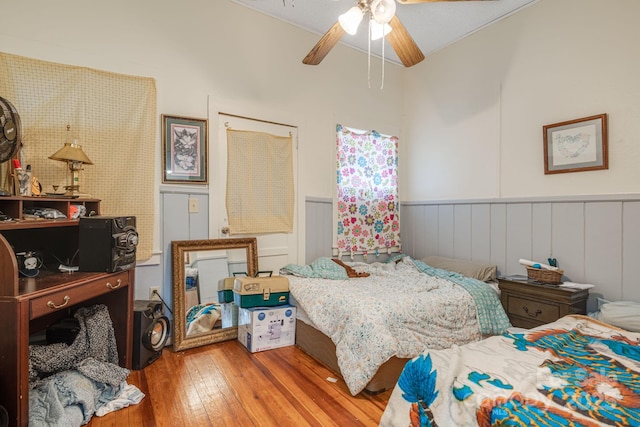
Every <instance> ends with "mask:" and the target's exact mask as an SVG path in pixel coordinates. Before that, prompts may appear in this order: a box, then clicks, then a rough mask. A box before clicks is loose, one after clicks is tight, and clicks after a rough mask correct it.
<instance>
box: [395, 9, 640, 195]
mask: <svg viewBox="0 0 640 427" xmlns="http://www.w3.org/2000/svg"><path fill="white" fill-rule="evenodd" d="M639 16H640V2H639V1H637V0H615V1H610V0H540V1H538V2H537V3H535V4H533V5H532V6H530V7H528V8H526V9H524V10H522V11H520V12H518V13H517V14H515V15H512V16H511V17H509V18H507V19H505V20H502V21H500V22H498V23H496V24H494V25H492V26H490V27H487V28H485V29H483V30H481V31H479V32H477V33H475V34H474V35H472V36H470V37H468V38H466V39H463V40H462V41H460V42H458V43H456V44H454V45H451V46H449V47H447V48H445V49H443V50H441V51H439V52H437V53H436V54H434V55H431V56H429V57H428V58H427V59H426V60H425V61H424V62H423V63H421V64H418V65H417V66H415V67H413V68H411V69H409V71H408V73H407V78H406V80H407V89H406V92H405V94H406V101H405V109H406V121H405V125H406V126H405V133H404V139H403V145H402V148H404V150H403V151H401V162H402V163H401V164H402V168H401V174H400V185H401V194H402V200H403V201H418V200H446V199H456V200H458V199H469V198H474V199H482V198H505V197H525V196H526V197H530V196H562V195H589V194H620V193H639V192H640V168H638V166H637V165H638V164H639V163H640V120H638V117H639V116H640V102H639V100H640V78H639V77H638V76H640V56H639V55H637V51H638V43H640V26H639V25H638V24H637V22H636V21H637V18H638V17H639ZM601 113H607V114H608V115H609V169H608V170H602V171H591V172H577V173H563V174H555V175H544V158H543V140H542V127H543V126H544V125H547V124H552V123H558V122H562V121H566V120H572V119H577V118H581V117H587V116H591V115H596V114H601Z"/></svg>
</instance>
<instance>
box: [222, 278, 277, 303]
mask: <svg viewBox="0 0 640 427" xmlns="http://www.w3.org/2000/svg"><path fill="white" fill-rule="evenodd" d="M233 302H235V303H236V305H238V306H239V307H240V308H250V307H274V306H279V305H285V304H289V279H287V278H286V277H284V276H273V277H241V278H236V279H235V281H234V284H233Z"/></svg>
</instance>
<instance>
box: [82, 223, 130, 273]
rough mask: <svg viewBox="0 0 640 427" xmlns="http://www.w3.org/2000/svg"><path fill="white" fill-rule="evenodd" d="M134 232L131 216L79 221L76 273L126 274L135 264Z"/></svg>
mask: <svg viewBox="0 0 640 427" xmlns="http://www.w3.org/2000/svg"><path fill="white" fill-rule="evenodd" d="M137 246H138V232H137V231H136V217H135V216H90V217H82V218H80V223H79V245H78V249H79V250H78V256H79V270H80V271H106V272H108V273H113V272H116V271H123V270H128V269H130V268H132V267H134V266H135V264H136V247H137Z"/></svg>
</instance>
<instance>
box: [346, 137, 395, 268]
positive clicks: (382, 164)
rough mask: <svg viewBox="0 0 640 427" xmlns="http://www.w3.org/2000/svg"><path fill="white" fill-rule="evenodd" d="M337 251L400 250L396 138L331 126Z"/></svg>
mask: <svg viewBox="0 0 640 427" xmlns="http://www.w3.org/2000/svg"><path fill="white" fill-rule="evenodd" d="M336 134H337V136H336V144H337V189H338V192H337V195H338V197H337V198H338V200H337V202H338V229H337V233H338V255H339V256H341V255H342V254H343V253H344V252H347V253H350V254H351V255H353V254H354V253H356V252H357V253H362V254H364V255H365V256H366V255H367V254H368V253H369V252H375V253H376V255H377V254H378V253H379V251H381V250H384V251H386V252H395V251H400V217H399V215H398V213H399V206H398V138H397V137H395V136H388V135H381V134H379V133H378V132H376V131H369V132H362V131H356V130H353V129H349V128H347V127H344V126H342V125H337V127H336Z"/></svg>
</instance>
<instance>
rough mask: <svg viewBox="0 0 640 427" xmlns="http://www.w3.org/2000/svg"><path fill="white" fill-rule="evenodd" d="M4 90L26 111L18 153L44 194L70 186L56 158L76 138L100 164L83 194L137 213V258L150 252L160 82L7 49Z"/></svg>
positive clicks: (0, 59) (90, 170)
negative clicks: (10, 52)
mask: <svg viewBox="0 0 640 427" xmlns="http://www.w3.org/2000/svg"><path fill="white" fill-rule="evenodd" d="M0 96H2V97H3V98H6V99H8V100H9V102H11V103H12V104H13V105H14V106H15V108H16V110H17V111H18V114H19V115H20V119H21V121H22V130H23V132H22V133H23V139H22V144H23V148H22V150H21V152H20V153H19V158H20V161H21V163H22V165H23V167H24V165H27V164H29V165H31V168H32V171H33V176H36V177H37V178H38V180H39V181H40V183H41V184H42V187H43V192H53V186H54V185H59V186H60V189H62V187H63V186H64V185H68V184H70V182H69V176H70V174H69V169H68V168H67V165H66V164H65V163H64V162H60V161H55V160H51V159H49V156H50V155H52V154H53V153H55V152H56V151H57V150H58V149H60V148H62V146H63V145H64V143H65V142H66V141H67V140H69V139H71V140H73V139H77V140H78V143H79V144H80V145H82V149H83V151H84V152H85V153H86V154H87V156H88V157H89V159H91V161H92V162H93V165H85V166H84V170H82V171H81V172H80V192H82V193H88V194H90V195H91V196H92V197H94V198H97V199H101V200H102V203H101V213H102V214H103V215H135V216H136V226H137V229H138V234H139V237H140V244H139V246H138V248H137V255H138V259H139V260H142V259H147V258H150V257H151V252H152V247H153V241H152V240H153V221H154V212H153V210H154V197H155V191H154V188H155V187H154V177H155V165H156V162H155V155H154V154H155V141H156V128H157V126H156V111H157V109H156V87H155V80H154V79H152V78H148V77H136V76H128V75H123V74H116V73H110V72H106V71H100V70H94V69H90V68H86V67H77V66H71V65H63V64H56V63H52V62H46V61H40V60H35V59H31V58H25V57H21V56H15V55H9V54H6V53H1V52H0ZM67 125H69V126H70V131H67ZM7 164H8V162H7V163H3V164H2V165H0V168H2V170H1V171H0V172H1V175H0V176H1V177H2V180H4V181H1V180H0V186H2V187H4V188H8V187H9V183H8V182H7V181H6V180H7V172H6V169H7ZM60 189H59V190H58V191H60Z"/></svg>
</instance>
